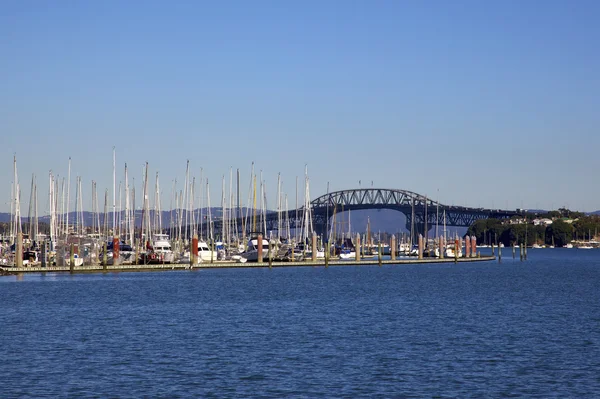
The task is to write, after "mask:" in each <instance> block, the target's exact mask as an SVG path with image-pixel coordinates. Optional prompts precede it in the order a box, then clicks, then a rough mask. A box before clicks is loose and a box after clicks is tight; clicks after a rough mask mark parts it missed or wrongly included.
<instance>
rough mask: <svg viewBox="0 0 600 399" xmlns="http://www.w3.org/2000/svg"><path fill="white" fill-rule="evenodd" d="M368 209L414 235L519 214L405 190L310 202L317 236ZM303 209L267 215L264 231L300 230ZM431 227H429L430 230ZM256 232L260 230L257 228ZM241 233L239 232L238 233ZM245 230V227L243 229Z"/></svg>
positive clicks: (342, 194)
mask: <svg viewBox="0 0 600 399" xmlns="http://www.w3.org/2000/svg"><path fill="white" fill-rule="evenodd" d="M368 209H393V210H396V211H399V212H402V213H403V214H404V215H405V216H406V228H407V230H410V229H411V226H414V227H415V229H416V231H417V232H420V233H423V232H425V230H429V229H430V228H431V227H432V226H435V225H436V224H437V225H440V226H441V225H443V224H444V223H445V224H446V226H453V227H469V226H471V225H472V224H473V223H474V222H475V221H476V220H478V219H488V218H496V219H508V218H510V217H512V216H516V215H519V214H520V213H519V212H517V211H516V210H515V211H509V210H500V209H484V208H469V207H465V206H454V205H444V204H441V203H439V202H437V201H433V200H432V199H430V198H428V197H427V196H424V195H421V194H417V193H415V192H412V191H408V190H399V189H388V188H359V189H351V190H340V191H334V192H331V193H328V194H325V195H322V196H320V197H318V198H315V199H314V200H312V201H311V203H310V209H309V211H310V213H311V214H312V221H313V228H314V230H315V232H316V233H317V234H323V233H325V232H326V231H327V228H326V227H327V223H328V220H329V218H331V217H332V216H333V215H334V213H336V212H345V211H357V210H368ZM305 211H306V209H305V208H304V207H303V208H300V209H294V210H291V211H288V212H287V213H286V212H281V213H278V212H269V213H267V215H266V217H265V223H264V225H266V230H267V231H277V230H278V228H279V223H280V221H282V220H283V222H282V224H285V225H287V224H288V223H289V226H290V229H294V228H296V227H300V226H301V225H302V221H303V220H304V213H305ZM220 223H221V222H220V221H215V222H213V228H214V229H215V231H220V230H219V229H220V228H221V224H220ZM235 223H237V225H238V227H239V228H242V227H243V226H244V220H243V219H242V218H239V219H236V221H235ZM264 225H263V227H264ZM430 226H431V227H430ZM259 230H262V228H261V229H259ZM240 231H241V230H240ZM246 231H248V227H246Z"/></svg>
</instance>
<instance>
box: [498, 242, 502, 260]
mask: <svg viewBox="0 0 600 399" xmlns="http://www.w3.org/2000/svg"><path fill="white" fill-rule="evenodd" d="M498 262H502V247H501V246H500V245H498Z"/></svg>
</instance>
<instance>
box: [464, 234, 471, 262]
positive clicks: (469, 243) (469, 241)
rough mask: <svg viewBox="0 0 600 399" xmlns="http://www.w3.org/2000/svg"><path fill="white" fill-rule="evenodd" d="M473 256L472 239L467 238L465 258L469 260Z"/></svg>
mask: <svg viewBox="0 0 600 399" xmlns="http://www.w3.org/2000/svg"><path fill="white" fill-rule="evenodd" d="M470 256H471V237H469V236H466V237H465V257H466V258H469V257H470Z"/></svg>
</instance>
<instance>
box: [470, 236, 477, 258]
mask: <svg viewBox="0 0 600 399" xmlns="http://www.w3.org/2000/svg"><path fill="white" fill-rule="evenodd" d="M471 256H472V257H473V258H474V257H476V256H477V237H475V236H471Z"/></svg>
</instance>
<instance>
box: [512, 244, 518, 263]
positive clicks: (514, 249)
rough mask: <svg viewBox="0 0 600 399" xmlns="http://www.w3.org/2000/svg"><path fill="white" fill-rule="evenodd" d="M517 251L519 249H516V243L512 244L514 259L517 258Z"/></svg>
mask: <svg viewBox="0 0 600 399" xmlns="http://www.w3.org/2000/svg"><path fill="white" fill-rule="evenodd" d="M516 251H517V250H516V248H515V244H513V246H512V254H513V259H515V256H516V254H515V252H516Z"/></svg>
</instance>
